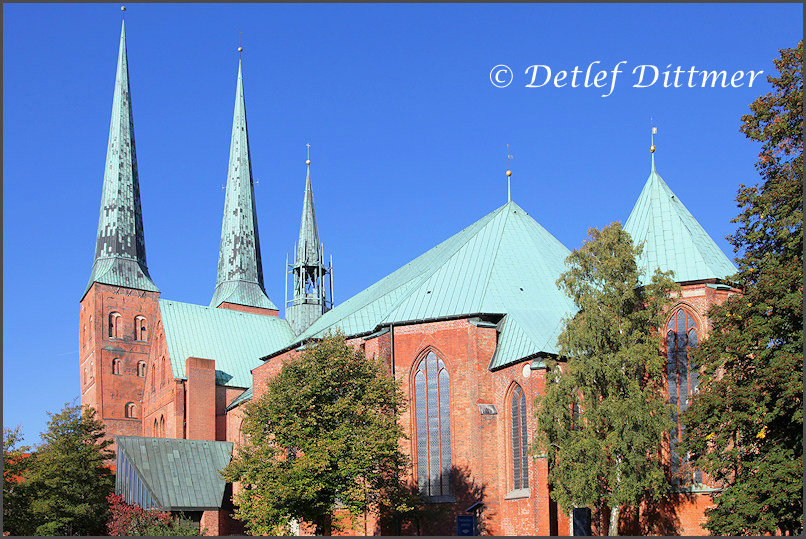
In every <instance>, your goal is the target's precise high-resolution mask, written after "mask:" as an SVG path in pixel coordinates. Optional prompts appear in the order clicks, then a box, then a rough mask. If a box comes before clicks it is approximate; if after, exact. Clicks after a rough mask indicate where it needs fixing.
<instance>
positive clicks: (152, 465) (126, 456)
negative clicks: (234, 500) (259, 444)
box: [115, 436, 232, 511]
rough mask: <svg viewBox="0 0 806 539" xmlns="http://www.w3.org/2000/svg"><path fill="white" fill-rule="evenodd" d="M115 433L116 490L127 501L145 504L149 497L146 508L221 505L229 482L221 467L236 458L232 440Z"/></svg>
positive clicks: (212, 507)
mask: <svg viewBox="0 0 806 539" xmlns="http://www.w3.org/2000/svg"><path fill="white" fill-rule="evenodd" d="M115 439H116V442H117V452H118V456H117V470H116V473H115V492H116V493H118V494H120V495H122V496H123V497H124V499H125V500H126V501H127V502H129V503H132V502H137V503H140V505H141V506H143V501H145V503H146V508H148V507H159V508H162V509H164V510H166V511H202V510H215V509H218V508H220V507H221V503H222V501H223V500H224V487H225V486H226V482H225V481H224V478H223V477H221V474H220V473H219V471H220V470H223V469H224V468H225V467H226V466H227V465H228V464H229V462H230V460H232V442H214V441H208V440H182V439H174V438H146V437H140V436H116V437H115ZM138 487H139V488H138ZM144 491H145V492H144ZM149 502H150V503H149Z"/></svg>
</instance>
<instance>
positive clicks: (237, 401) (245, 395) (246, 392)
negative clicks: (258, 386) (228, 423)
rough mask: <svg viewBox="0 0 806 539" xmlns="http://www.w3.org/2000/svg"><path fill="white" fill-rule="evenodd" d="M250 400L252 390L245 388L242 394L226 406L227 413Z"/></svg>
mask: <svg viewBox="0 0 806 539" xmlns="http://www.w3.org/2000/svg"><path fill="white" fill-rule="evenodd" d="M250 400H252V388H251V387H250V388H247V389H245V390H244V392H243V393H241V394H240V395H238V396H237V397H235V398H234V399H232V402H231V403H229V404H228V405H227V412H229V411H230V410H232V409H233V408H235V407H236V406H238V405H239V404H241V403H242V402H246V401H250Z"/></svg>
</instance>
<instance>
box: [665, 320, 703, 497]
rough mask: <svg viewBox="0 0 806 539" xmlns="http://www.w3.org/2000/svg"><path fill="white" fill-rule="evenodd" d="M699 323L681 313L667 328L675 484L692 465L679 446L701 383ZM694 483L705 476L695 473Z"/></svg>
mask: <svg viewBox="0 0 806 539" xmlns="http://www.w3.org/2000/svg"><path fill="white" fill-rule="evenodd" d="M697 342H698V337H697V323H696V322H695V321H694V318H693V317H692V316H691V314H690V313H688V312H687V311H685V310H684V309H678V310H677V311H676V312H675V313H674V314H673V315H672V316H671V318H669V322H668V324H666V360H667V361H666V374H667V376H668V379H669V404H671V405H672V421H673V422H674V424H675V426H674V428H673V429H672V430H671V432H670V433H669V445H670V447H669V449H670V453H671V472H672V482H673V483H677V482H678V481H679V477H678V474H679V473H680V467H681V464H682V465H683V466H684V467H686V468H687V466H685V465H686V464H688V457H687V456H686V455H684V456H683V458H682V460H681V458H680V455H679V454H678V452H677V446H678V444H679V442H680V439H681V438H682V437H683V434H684V433H683V427H682V426H681V425H680V419H679V416H680V413H682V412H683V411H685V409H686V408H687V407H688V403H689V397H690V396H691V395H694V394H696V393H697V391H698V389H699V386H700V380H699V374H698V371H697V366H696V365H695V364H694V359H693V358H692V357H691V351H692V349H693V348H694V347H696V346H697ZM693 479H694V482H696V483H700V482H702V472H699V471H694V477H693Z"/></svg>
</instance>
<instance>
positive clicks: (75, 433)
mask: <svg viewBox="0 0 806 539" xmlns="http://www.w3.org/2000/svg"><path fill="white" fill-rule="evenodd" d="M49 415H50V420H49V421H48V429H47V431H45V432H44V433H42V440H43V445H42V446H40V447H39V449H38V450H37V452H36V458H35V459H34V461H33V465H32V467H31V471H30V475H29V487H30V489H31V512H32V514H33V524H34V525H35V530H34V533H35V534H36V535H101V534H103V533H104V532H105V531H106V519H107V512H108V509H109V506H108V504H107V501H106V496H107V495H108V494H110V493H111V492H112V489H113V487H114V480H113V478H112V472H111V471H110V470H109V468H108V467H107V462H108V461H109V460H110V459H112V458H113V457H114V454H113V453H112V451H110V450H109V449H108V447H109V445H110V444H111V443H112V441H111V440H108V439H106V440H105V439H104V436H105V432H104V425H103V423H102V422H101V421H99V420H98V419H96V418H95V410H94V409H92V408H88V407H85V408H82V407H81V406H71V405H70V404H65V407H64V409H62V411H60V412H58V413H56V414H52V413H49Z"/></svg>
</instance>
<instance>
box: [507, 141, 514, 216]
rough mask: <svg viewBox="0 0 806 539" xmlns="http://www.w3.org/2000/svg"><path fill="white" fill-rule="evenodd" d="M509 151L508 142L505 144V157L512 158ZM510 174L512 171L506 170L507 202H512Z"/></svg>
mask: <svg viewBox="0 0 806 539" xmlns="http://www.w3.org/2000/svg"><path fill="white" fill-rule="evenodd" d="M514 158H515V156H513V155H512V154H511V153H509V144H507V159H508V160H509V159H514ZM511 176H512V171H511V170H507V202H512V185H511V182H510V177H511Z"/></svg>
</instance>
